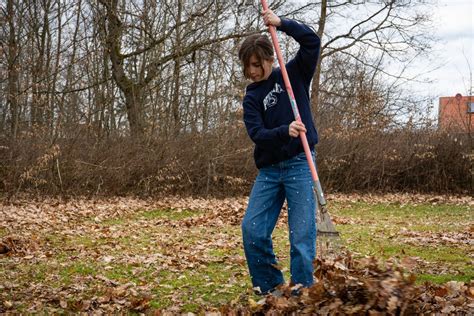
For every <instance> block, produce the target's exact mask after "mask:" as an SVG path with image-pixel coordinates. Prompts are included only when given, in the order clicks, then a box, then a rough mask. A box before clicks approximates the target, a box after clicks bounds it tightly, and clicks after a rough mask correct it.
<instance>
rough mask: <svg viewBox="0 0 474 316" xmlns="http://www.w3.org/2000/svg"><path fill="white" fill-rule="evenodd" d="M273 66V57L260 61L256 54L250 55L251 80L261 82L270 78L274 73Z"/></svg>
mask: <svg viewBox="0 0 474 316" xmlns="http://www.w3.org/2000/svg"><path fill="white" fill-rule="evenodd" d="M262 67H263V70H262ZM272 68H273V58H272V59H271V60H267V59H264V60H262V63H260V61H259V60H258V58H257V57H256V56H255V55H252V57H250V63H249V66H248V70H247V73H248V75H249V77H250V80H252V81H253V82H259V81H263V80H267V79H268V77H269V76H270V74H271V73H272Z"/></svg>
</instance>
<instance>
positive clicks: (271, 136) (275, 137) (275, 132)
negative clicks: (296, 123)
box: [243, 97, 290, 150]
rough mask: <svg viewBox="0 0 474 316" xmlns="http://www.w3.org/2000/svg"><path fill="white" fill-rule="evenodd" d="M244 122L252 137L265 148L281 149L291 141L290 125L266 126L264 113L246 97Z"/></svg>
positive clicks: (258, 144)
mask: <svg viewBox="0 0 474 316" xmlns="http://www.w3.org/2000/svg"><path fill="white" fill-rule="evenodd" d="M243 106H244V122H245V127H246V128H247V133H248V134H249V136H250V139H252V141H253V142H254V143H255V144H256V145H257V146H259V147H261V148H263V149H269V150H273V149H279V148H281V146H282V145H285V144H287V143H288V142H289V141H290V133H289V130H288V129H289V125H287V124H285V125H281V126H278V127H275V128H271V129H268V128H265V126H264V123H263V118H262V113H261V112H260V110H259V109H258V107H257V105H256V104H255V102H253V101H252V100H251V98H249V97H246V98H244V101H243Z"/></svg>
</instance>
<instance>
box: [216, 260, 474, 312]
mask: <svg viewBox="0 0 474 316" xmlns="http://www.w3.org/2000/svg"><path fill="white" fill-rule="evenodd" d="M316 265H317V269H316V271H315V277H316V283H315V285H314V286H312V287H311V288H308V289H301V295H300V296H292V295H291V293H292V290H294V288H290V286H288V285H285V286H282V287H281V290H282V292H283V295H282V296H281V297H276V296H272V295H268V296H266V297H264V298H262V299H261V300H260V301H258V302H255V301H254V300H253V299H251V298H249V299H248V302H245V303H244V304H242V303H240V304H239V303H237V302H234V304H233V305H230V306H226V307H223V308H222V309H221V310H220V313H222V314H235V313H244V314H247V313H251V314H253V313H263V314H271V315H274V314H294V315H303V314H313V315H334V314H344V315H351V314H358V315H387V314H388V315H419V314H432V313H434V314H437V315H443V314H445V315H448V314H453V313H454V314H458V315H473V314H474V281H471V282H470V283H469V284H465V283H463V282H456V281H451V282H448V283H446V284H444V285H441V286H438V285H433V284H430V283H426V284H424V285H422V286H415V284H414V281H415V276H414V275H413V274H407V273H406V272H404V268H403V267H402V266H401V265H399V264H397V263H395V262H393V261H388V262H386V263H385V264H384V266H382V265H381V264H380V263H379V262H377V261H376V259H374V258H370V259H363V260H355V259H353V258H352V257H351V256H350V255H347V256H343V257H338V258H336V259H334V260H332V259H328V260H318V261H317V263H316Z"/></svg>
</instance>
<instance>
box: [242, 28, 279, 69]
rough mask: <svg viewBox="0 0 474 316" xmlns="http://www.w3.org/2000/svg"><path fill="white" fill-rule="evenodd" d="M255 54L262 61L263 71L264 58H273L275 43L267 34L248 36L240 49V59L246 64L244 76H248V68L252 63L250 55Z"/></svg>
mask: <svg viewBox="0 0 474 316" xmlns="http://www.w3.org/2000/svg"><path fill="white" fill-rule="evenodd" d="M252 55H255V57H257V60H258V61H259V62H260V67H261V68H262V71H263V65H262V61H263V60H272V59H273V45H272V42H270V40H269V39H268V37H267V36H266V35H261V34H255V35H250V36H249V37H247V38H246V39H245V40H244V41H243V43H242V45H241V46H240V49H239V59H240V61H241V62H242V64H243V65H244V76H245V78H248V77H249V76H248V74H247V69H248V67H249V64H250V57H252Z"/></svg>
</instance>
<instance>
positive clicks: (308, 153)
mask: <svg viewBox="0 0 474 316" xmlns="http://www.w3.org/2000/svg"><path fill="white" fill-rule="evenodd" d="M261 3H262V6H263V10H265V11H266V10H268V4H267V1H266V0H261ZM268 30H269V31H270V35H271V37H272V42H273V46H274V47H275V51H276V54H277V58H278V63H279V64H280V69H281V74H282V75H283V81H284V82H285V86H286V91H288V96H289V97H290V104H291V108H292V109H293V114H294V115H295V120H297V121H299V122H301V116H300V112H299V111H298V106H297V105H296V100H295V95H294V94H293V89H292V88H291V83H290V79H289V78H288V73H287V71H286V66H285V62H284V61H283V55H282V53H281V50H280V44H279V42H278V38H277V34H276V29H275V27H274V26H273V25H269V26H268ZM300 138H301V143H302V144H303V148H304V152H305V154H306V160H308V165H309V169H310V170H311V176H312V177H313V181H314V182H318V184H319V177H318V173H317V172H316V167H315V166H314V162H313V157H312V155H311V151H310V150H309V145H308V140H307V138H306V134H305V133H304V132H300Z"/></svg>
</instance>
